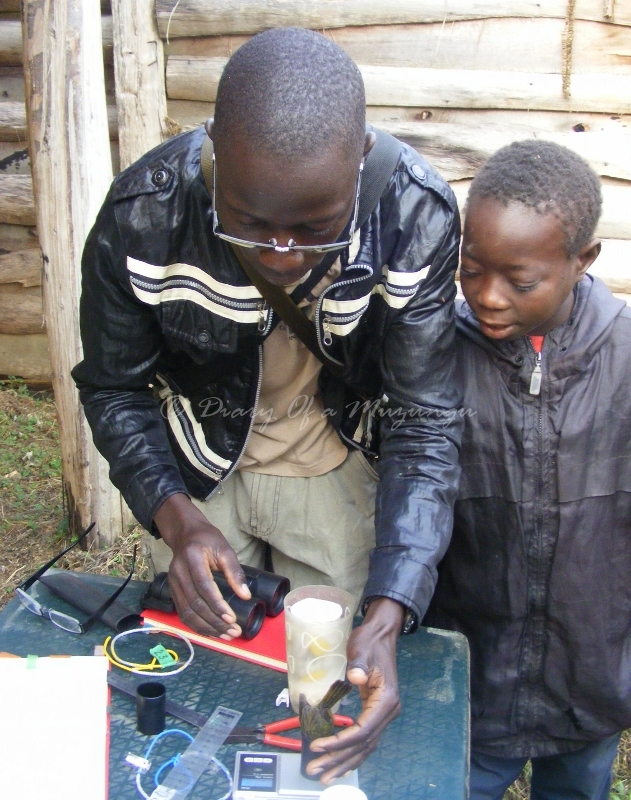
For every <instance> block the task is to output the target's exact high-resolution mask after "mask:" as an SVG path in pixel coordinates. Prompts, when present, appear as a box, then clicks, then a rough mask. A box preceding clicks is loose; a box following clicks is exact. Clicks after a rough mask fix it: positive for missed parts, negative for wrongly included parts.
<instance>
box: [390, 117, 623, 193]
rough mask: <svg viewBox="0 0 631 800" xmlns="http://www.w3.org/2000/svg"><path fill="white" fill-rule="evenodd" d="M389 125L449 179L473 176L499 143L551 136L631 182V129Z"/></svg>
mask: <svg viewBox="0 0 631 800" xmlns="http://www.w3.org/2000/svg"><path fill="white" fill-rule="evenodd" d="M385 129H386V130H388V131H389V132H390V133H392V134H393V135H394V136H396V137H398V138H399V139H401V140H402V141H404V142H407V143H408V144H409V145H411V146H412V147H414V148H415V149H416V150H418V152H419V153H421V154H422V155H423V156H425V158H427V159H428V161H430V162H431V163H432V165H433V166H434V167H436V169H437V170H438V171H439V172H440V173H441V175H442V176H443V177H444V178H446V179H447V180H462V179H463V178H472V177H473V176H474V175H475V173H476V172H477V170H478V169H479V168H480V167H481V166H482V164H483V163H484V162H485V161H486V159H487V158H488V157H489V156H491V155H492V154H493V153H494V152H495V151H496V150H499V149H500V147H504V146H505V145H507V144H510V143H511V142H514V141H519V140H523V139H532V138H538V139H546V140H547V141H553V142H556V143H557V144H561V145H564V146H565V147H568V148H570V149H571V150H573V151H574V152H576V153H578V154H579V155H580V156H582V157H583V158H584V159H585V160H586V161H588V162H589V163H590V165H591V166H592V167H593V169H594V170H595V171H596V172H597V173H598V175H601V176H605V177H609V178H619V179H622V180H627V181H631V129H629V130H628V132H627V133H609V132H607V133H602V132H576V131H573V130H570V131H565V132H562V133H558V132H552V131H547V132H544V133H542V132H540V131H539V130H538V129H537V128H533V127H530V126H528V125H527V124H526V121H524V123H523V124H521V125H514V126H508V125H506V126H502V125H493V124H487V125H485V126H484V128H480V127H477V126H473V125H471V124H469V125H468V124H466V123H464V124H462V123H459V124H454V123H441V122H434V123H433V122H429V123H428V122H417V123H407V124H406V123H403V124H401V123H399V124H397V123H395V124H387V123H386V125H385Z"/></svg>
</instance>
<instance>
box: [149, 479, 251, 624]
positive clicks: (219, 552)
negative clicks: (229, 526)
mask: <svg viewBox="0 0 631 800" xmlns="http://www.w3.org/2000/svg"><path fill="white" fill-rule="evenodd" d="M154 522H155V523H156V526H157V527H158V530H159V531H160V535H161V536H162V538H163V540H164V542H165V543H166V544H167V545H168V546H169V547H170V548H171V550H172V551H173V560H172V561H171V566H170V567H169V586H170V588H171V595H172V597H173V602H174V603H175V607H176V608H177V613H178V614H179V616H180V619H181V620H182V622H184V623H186V625H188V626H189V627H190V628H192V629H193V630H195V631H197V632H198V633H201V634H204V635H205V636H220V637H221V638H222V639H227V640H230V639H234V638H235V637H236V636H240V635H241V628H240V627H239V626H238V625H237V623H236V619H237V618H236V615H235V613H234V611H233V610H232V609H231V608H230V606H229V605H228V604H227V603H226V601H225V600H224V599H223V597H222V596H221V592H220V591H219V589H218V588H217V584H216V583H215V581H214V580H213V576H212V574H211V570H215V571H218V572H223V574H224V576H225V578H226V580H227V581H228V583H229V584H230V587H231V588H232V589H233V590H234V591H235V592H236V594H237V595H238V596H239V597H241V598H242V599H243V600H249V599H250V597H251V594H250V590H249V589H248V587H247V585H246V582H245V575H244V574H243V570H242V569H241V567H240V565H239V562H238V561H237V556H236V554H235V552H234V550H233V549H232V547H230V545H229V544H228V542H227V541H226V539H225V538H224V536H223V534H222V533H221V531H220V530H219V529H218V528H216V527H215V526H214V525H211V524H210V522H209V521H208V520H207V519H206V517H205V516H204V515H203V514H202V512H201V511H200V510H199V509H198V508H197V507H196V506H195V505H193V503H192V502H191V500H190V499H189V498H188V497H187V496H186V495H185V494H174V495H171V497H169V498H168V499H167V500H165V501H164V503H163V504H162V505H161V506H160V508H159V509H158V511H157V513H156V515H155V517H154Z"/></svg>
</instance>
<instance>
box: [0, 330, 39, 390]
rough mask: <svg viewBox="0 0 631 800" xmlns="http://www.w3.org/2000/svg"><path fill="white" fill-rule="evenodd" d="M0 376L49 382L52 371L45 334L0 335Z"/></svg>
mask: <svg viewBox="0 0 631 800" xmlns="http://www.w3.org/2000/svg"><path fill="white" fill-rule="evenodd" d="M0 375H15V376H17V377H19V378H27V379H30V380H36V381H50V380H51V378H52V371H51V366H50V353H49V350H48V339H47V336H46V334H45V333H35V334H33V333H32V334H29V335H22V336H16V335H12V334H8V333H0Z"/></svg>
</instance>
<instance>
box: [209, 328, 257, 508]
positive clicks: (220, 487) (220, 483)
mask: <svg viewBox="0 0 631 800" xmlns="http://www.w3.org/2000/svg"><path fill="white" fill-rule="evenodd" d="M271 316H272V315H271V314H270V318H271ZM262 383H263V345H262V344H260V345H259V375H258V380H257V382H256V396H255V398H254V408H253V409H252V414H251V416H250V425H249V427H248V432H247V434H246V437H245V441H244V442H243V447H242V448H241V452H240V453H239V455H238V456H237V458H236V459H235V461H234V463H233V464H232V466H231V467H230V469H229V470H228V472H226V474H225V475H224V476H223V478H219V480H218V481H217V485H216V486H215V487H214V489H213V490H212V491H211V492H210V494H209V495H208V496H207V497H206V500H208V499H209V498H210V497H212V496H213V494H214V493H215V492H217V491H218V492H219V494H223V484H224V481H226V480H228V478H229V477H230V476H231V475H232V473H233V472H234V471H235V469H236V468H237V466H238V464H239V461H241V456H242V455H243V454H244V453H245V448H246V447H247V446H248V442H249V441H250V435H251V433H252V428H253V427H254V418H255V417H256V411H257V409H258V405H259V396H260V394H261V384H262Z"/></svg>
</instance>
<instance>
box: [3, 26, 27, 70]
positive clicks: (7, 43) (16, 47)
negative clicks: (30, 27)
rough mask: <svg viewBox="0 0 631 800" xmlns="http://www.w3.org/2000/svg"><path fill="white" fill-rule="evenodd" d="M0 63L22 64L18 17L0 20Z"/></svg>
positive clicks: (20, 27) (20, 30) (20, 31)
mask: <svg viewBox="0 0 631 800" xmlns="http://www.w3.org/2000/svg"><path fill="white" fill-rule="evenodd" d="M0 64H2V65H5V66H8V65H13V66H21V65H22V23H21V22H20V20H19V19H1V20H0Z"/></svg>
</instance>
